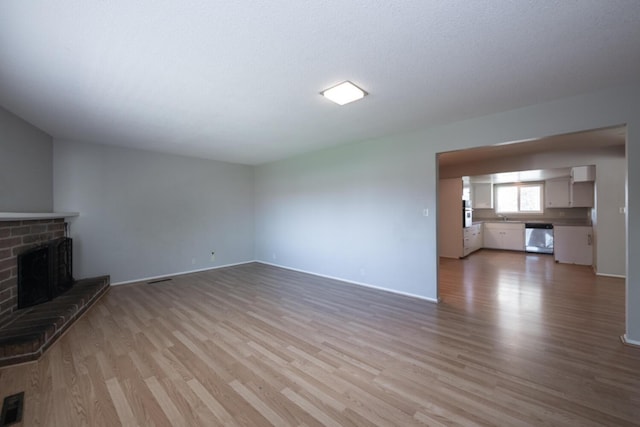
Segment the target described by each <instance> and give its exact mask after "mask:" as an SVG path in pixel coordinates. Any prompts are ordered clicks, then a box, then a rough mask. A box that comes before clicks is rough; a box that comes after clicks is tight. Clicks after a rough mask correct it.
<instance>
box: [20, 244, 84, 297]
mask: <svg viewBox="0 0 640 427" xmlns="http://www.w3.org/2000/svg"><path fill="white" fill-rule="evenodd" d="M72 272H73V265H72V241H71V239H70V238H68V237H61V238H59V239H55V240H51V241H50V242H47V243H45V244H44V245H41V246H38V247H36V248H34V249H30V250H28V251H26V252H24V253H22V254H20V255H18V309H21V308H27V307H31V306H33V305H37V304H41V303H43V302H47V301H50V300H52V299H54V298H55V297H57V296H58V295H60V294H62V293H64V292H66V291H67V290H69V289H70V288H71V287H72V286H73V282H74V280H73V276H72Z"/></svg>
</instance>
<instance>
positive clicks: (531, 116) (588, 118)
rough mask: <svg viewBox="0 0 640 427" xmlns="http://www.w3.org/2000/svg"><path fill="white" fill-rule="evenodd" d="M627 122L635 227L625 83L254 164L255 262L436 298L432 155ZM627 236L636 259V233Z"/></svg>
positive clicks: (636, 151)
mask: <svg viewBox="0 0 640 427" xmlns="http://www.w3.org/2000/svg"><path fill="white" fill-rule="evenodd" d="M625 123H626V124H627V126H628V127H627V132H628V140H627V161H628V167H627V170H628V172H627V174H628V177H627V182H628V186H627V206H628V212H629V213H628V215H627V220H628V221H629V223H631V224H638V223H639V221H640V214H639V212H640V191H639V190H638V189H635V191H634V188H635V186H638V185H639V184H638V183H640V168H633V167H631V165H634V164H637V163H638V162H639V161H640V86H630V87H622V88H615V89H611V90H606V91H600V92H596V93H591V94H586V95H583V96H578V97H573V98H567V99H561V100H558V101H554V102H550V103H546V104H541V105H535V106H531V107H526V108H521V109H517V110H512V111H508V112H504V113H500V114H496V115H492V116H487V117H480V118H476V119H471V120H466V121H462V122H457V123H453V124H449V125H446V126H439V127H434V128H431V129H428V130H424V131H421V132H416V133H412V134H407V135H400V136H396V137H392V138H384V139H380V140H376V141H371V142H363V143H356V144H352V145H349V146H343V147H338V148H334V149H329V150H324V151H322V152H317V153H312V154H308V155H303V156H299V157H297V158H293V159H288V160H284V161H280V162H275V163H271V164H268V165H264V166H261V167H258V168H257V169H256V258H257V259H260V260H264V261H266V262H274V263H278V264H281V265H283V266H287V267H292V268H298V269H303V270H309V271H313V272H315V273H319V274H326V275H332V276H338V277H342V278H344V279H347V280H354V281H361V282H366V283H368V284H372V285H376V286H381V287H385V288H390V289H394V290H397V291H401V292H408V293H413V294H417V295H421V296H425V297H428V298H436V296H437V286H436V283H437V252H436V241H437V239H436V229H437V224H436V218H435V216H433V215H432V216H429V217H423V216H422V210H423V208H429V209H430V211H431V212H434V208H435V206H436V186H437V180H436V177H437V171H436V166H435V157H436V154H437V153H439V152H444V151H451V150H457V149H465V148H471V147H480V146H485V145H492V144H496V143H501V142H508V141H519V140H526V139H534V138H541V137H546V136H551V135H558V134H563V133H569V132H577V131H582V130H585V129H594V128H600V127H608V126H615V125H621V124H625ZM600 220H601V218H600V219H599V221H600ZM627 237H628V256H629V259H630V260H634V259H635V260H637V259H640V227H632V228H628V236H627ZM274 253H275V254H276V255H277V258H276V259H274V258H273V257H272V254H274ZM600 261H601V260H599V262H600ZM627 266H628V271H627V293H628V297H627V331H626V332H627V337H628V338H629V339H631V340H635V341H638V342H640V264H638V263H637V262H635V263H634V262H633V261H632V262H630V263H627ZM361 268H364V269H365V274H361V273H360V269H361ZM620 332H621V333H622V332H623V331H620Z"/></svg>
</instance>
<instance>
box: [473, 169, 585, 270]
mask: <svg viewBox="0 0 640 427" xmlns="http://www.w3.org/2000/svg"><path fill="white" fill-rule="evenodd" d="M595 169H596V168H595V166H594V165H585V166H576V167H572V168H557V169H545V170H532V171H520V172H507V173H497V174H491V175H482V176H473V177H467V176H465V177H463V178H462V199H463V205H464V206H465V208H464V211H465V215H464V218H465V221H464V224H463V243H462V256H463V257H466V256H469V255H470V254H472V253H473V252H475V251H477V250H479V249H483V248H488V249H501V250H514V251H524V252H528V253H537V254H548V255H553V256H554V258H555V261H556V262H563V263H571V264H579V265H589V266H591V265H592V264H593V245H594V241H593V229H592V223H591V211H592V209H593V207H594V181H595V175H596V174H595Z"/></svg>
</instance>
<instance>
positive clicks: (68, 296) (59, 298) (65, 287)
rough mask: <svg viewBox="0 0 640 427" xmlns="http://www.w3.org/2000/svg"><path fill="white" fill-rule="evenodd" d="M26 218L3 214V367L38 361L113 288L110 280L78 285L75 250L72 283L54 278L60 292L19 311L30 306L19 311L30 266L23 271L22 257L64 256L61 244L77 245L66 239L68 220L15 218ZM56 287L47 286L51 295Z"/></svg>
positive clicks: (0, 260) (90, 280) (0, 252)
mask: <svg viewBox="0 0 640 427" xmlns="http://www.w3.org/2000/svg"><path fill="white" fill-rule="evenodd" d="M2 215H4V216H5V217H3V216H2ZM20 215H25V216H26V217H27V219H25V218H20V219H16V220H13V219H7V218H6V216H14V215H13V214H2V213H0V367H2V366H6V365H11V364H15V363H21V362H28V361H32V360H37V359H38V358H39V357H40V356H42V354H44V352H45V351H46V349H47V348H49V347H50V346H51V345H52V344H53V343H54V342H55V341H56V339H58V338H59V337H60V336H61V335H62V334H63V333H64V332H65V331H66V330H67V329H68V328H69V327H70V326H71V325H72V324H73V322H74V321H75V320H76V319H78V318H79V317H80V315H82V314H83V313H84V312H85V311H86V310H87V309H89V308H90V307H91V305H93V303H94V302H96V301H97V300H98V299H99V298H100V297H101V296H102V295H104V293H105V292H107V290H108V289H109V284H110V279H109V276H99V277H93V278H88V279H82V280H73V277H72V275H71V273H72V272H71V271H70V270H71V265H72V264H71V253H72V251H71V249H70V248H69V249H68V251H66V252H65V253H67V254H68V256H69V260H68V261H67V263H63V264H60V265H61V266H64V267H65V268H68V269H69V270H68V271H67V272H66V274H65V277H68V278H69V279H70V280H71V281H72V283H68V282H65V283H59V281H58V280H57V279H55V275H56V273H54V275H53V276H51V277H54V279H53V280H51V277H50V278H48V279H46V280H50V281H51V283H52V284H57V285H61V286H57V288H56V289H57V290H56V291H54V292H51V291H49V292H48V294H47V295H46V298H44V299H42V301H41V300H40V299H38V301H37V302H36V304H35V305H31V306H28V307H25V308H19V307H20V306H22V307H24V306H25V305H24V304H23V305H19V298H18V282H19V280H20V279H21V278H23V276H24V274H25V270H26V268H25V267H24V266H22V267H21V268H19V267H18V258H19V256H21V258H22V260H24V259H25V257H26V256H29V255H28V254H29V253H38V252H40V251H41V248H51V247H54V248H55V250H56V251H58V250H59V246H56V245H59V243H58V242H61V241H66V242H68V245H69V246H71V240H70V239H64V237H65V234H66V233H65V231H66V230H65V229H66V223H65V221H64V218H62V216H63V215H61V217H50V218H46V219H42V218H34V219H31V218H29V217H30V216H36V214H15V216H20ZM76 215H77V214H76ZM43 216H45V217H47V216H52V215H49V214H43ZM36 248H40V249H36ZM45 252H48V257H49V258H52V257H54V258H55V257H56V255H52V254H53V252H52V251H51V250H45ZM27 264H28V263H27ZM21 265H23V264H21ZM54 265H55V264H54ZM58 268H59V267H58ZM20 269H22V271H19V270H20ZM45 270H46V268H45ZM49 271H55V269H50V270H49ZM59 273H60V272H59ZM36 276H37V275H36ZM29 280H31V281H34V280H36V281H37V278H33V277H30V278H29ZM29 280H27V282H28V281H29ZM22 283H24V280H22ZM51 283H50V284H45V285H46V286H47V287H49V289H51ZM21 295H23V294H21Z"/></svg>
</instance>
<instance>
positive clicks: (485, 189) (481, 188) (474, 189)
mask: <svg viewBox="0 0 640 427" xmlns="http://www.w3.org/2000/svg"><path fill="white" fill-rule="evenodd" d="M471 205H472V206H473V208H474V209H493V184H491V183H476V184H471Z"/></svg>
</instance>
